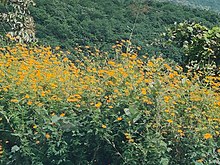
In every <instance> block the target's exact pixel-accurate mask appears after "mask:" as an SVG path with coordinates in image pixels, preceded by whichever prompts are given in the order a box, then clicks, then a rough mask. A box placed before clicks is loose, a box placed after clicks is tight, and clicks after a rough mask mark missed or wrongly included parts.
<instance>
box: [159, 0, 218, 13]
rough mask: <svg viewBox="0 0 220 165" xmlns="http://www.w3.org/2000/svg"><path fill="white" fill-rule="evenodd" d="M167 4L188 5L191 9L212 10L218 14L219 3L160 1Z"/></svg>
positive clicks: (216, 0) (215, 1) (204, 0)
mask: <svg viewBox="0 0 220 165" xmlns="http://www.w3.org/2000/svg"><path fill="white" fill-rule="evenodd" d="M161 1H167V2H177V3H179V4H183V5H189V6H192V7H198V8H202V9H206V10H213V11H216V12H220V1H219V0H161Z"/></svg>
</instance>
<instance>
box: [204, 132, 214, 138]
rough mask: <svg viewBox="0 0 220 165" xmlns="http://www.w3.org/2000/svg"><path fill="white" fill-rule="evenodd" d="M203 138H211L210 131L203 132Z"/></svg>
mask: <svg viewBox="0 0 220 165" xmlns="http://www.w3.org/2000/svg"><path fill="white" fill-rule="evenodd" d="M203 137H204V138H205V139H211V138H212V135H211V134H210V133H206V134H204V136H203Z"/></svg>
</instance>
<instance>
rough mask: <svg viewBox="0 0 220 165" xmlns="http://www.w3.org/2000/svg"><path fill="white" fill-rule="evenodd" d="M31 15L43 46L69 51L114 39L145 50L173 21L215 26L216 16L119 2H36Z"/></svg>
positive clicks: (164, 5)
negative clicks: (47, 45) (127, 40)
mask: <svg viewBox="0 0 220 165" xmlns="http://www.w3.org/2000/svg"><path fill="white" fill-rule="evenodd" d="M36 4H37V5H36V7H35V8H32V10H31V12H32V16H33V17H34V19H35V21H36V31H37V37H38V38H39V39H40V41H42V42H43V43H46V44H50V45H53V46H55V45H61V47H63V48H71V47H75V46H77V45H96V46H97V47H98V48H101V49H102V48H103V47H109V45H112V44H114V43H115V42H116V41H117V40H121V39H130V38H131V41H132V42H133V43H134V44H136V45H139V46H142V47H144V48H146V49H147V50H149V51H150V49H153V50H156V49H158V47H157V48H153V47H152V46H150V47H147V45H149V44H150V43H151V42H152V40H153V39H155V38H158V36H159V34H160V33H162V32H164V30H165V27H168V26H170V25H172V24H173V23H174V22H182V21H183V20H190V21H196V22H202V23H203V24H204V25H207V26H208V27H210V26H213V25H218V24H219V22H220V17H219V16H217V15H216V14H215V13H211V12H207V11H202V10H198V9H190V8H188V7H184V6H178V5H174V4H172V3H160V2H152V1H147V2H146V1H144V2H143V3H141V2H138V1H119V0H112V1H106V0H96V1H92V0H80V1H79V0H68V1H59V0H54V1H48V0H36Z"/></svg>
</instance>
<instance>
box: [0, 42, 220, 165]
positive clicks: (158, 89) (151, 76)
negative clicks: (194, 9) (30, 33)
mask: <svg viewBox="0 0 220 165" xmlns="http://www.w3.org/2000/svg"><path fill="white" fill-rule="evenodd" d="M123 47H127V49H126V51H121V48H123ZM113 49H114V52H115V53H114V54H111V53H106V52H101V51H99V50H98V49H96V48H91V47H89V46H85V47H78V48H76V49H75V53H71V52H62V51H59V47H56V49H54V50H52V49H51V48H50V47H44V46H35V47H27V46H26V45H21V44H17V45H15V46H6V47H2V48H0V77H1V79H0V118H1V120H0V128H1V130H0V137H1V139H0V140H1V141H0V143H1V144H2V150H3V153H2V157H1V158H0V163H1V164H7V165H11V164H33V165H36V164H39V165H40V164H41V165H42V164H51V165H53V164H54V165H59V164H65V165H66V164H97V165H100V164H126V165H127V164H138V165H140V164H143V165H147V164H149V165H154V164H155V165H158V164H161V165H168V164H216V163H217V162H219V160H220V153H219V152H220V149H219V146H220V141H219V126H220V116H219V108H220V95H219V86H220V85H219V83H218V84H217V83H215V79H220V78H219V76H218V77H211V76H209V77H207V78H205V79H204V80H205V81H204V82H201V81H200V80H199V79H198V77H199V75H197V74H191V73H188V74H185V73H183V71H182V68H181V67H179V66H177V65H174V64H169V63H167V62H166V61H165V60H164V59H162V58H148V57H146V56H143V58H146V62H144V61H142V60H141V59H139V58H138V57H137V55H138V52H139V51H140V48H139V47H137V48H132V47H131V43H130V41H122V43H118V44H117V45H115V46H113ZM67 57H68V58H67ZM69 59H71V61H70V60H69ZM171 66H172V67H171ZM207 86H209V87H207Z"/></svg>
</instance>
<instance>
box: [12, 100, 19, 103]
mask: <svg viewBox="0 0 220 165" xmlns="http://www.w3.org/2000/svg"><path fill="white" fill-rule="evenodd" d="M11 102H12V103H18V102H19V100H17V99H11Z"/></svg>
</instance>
